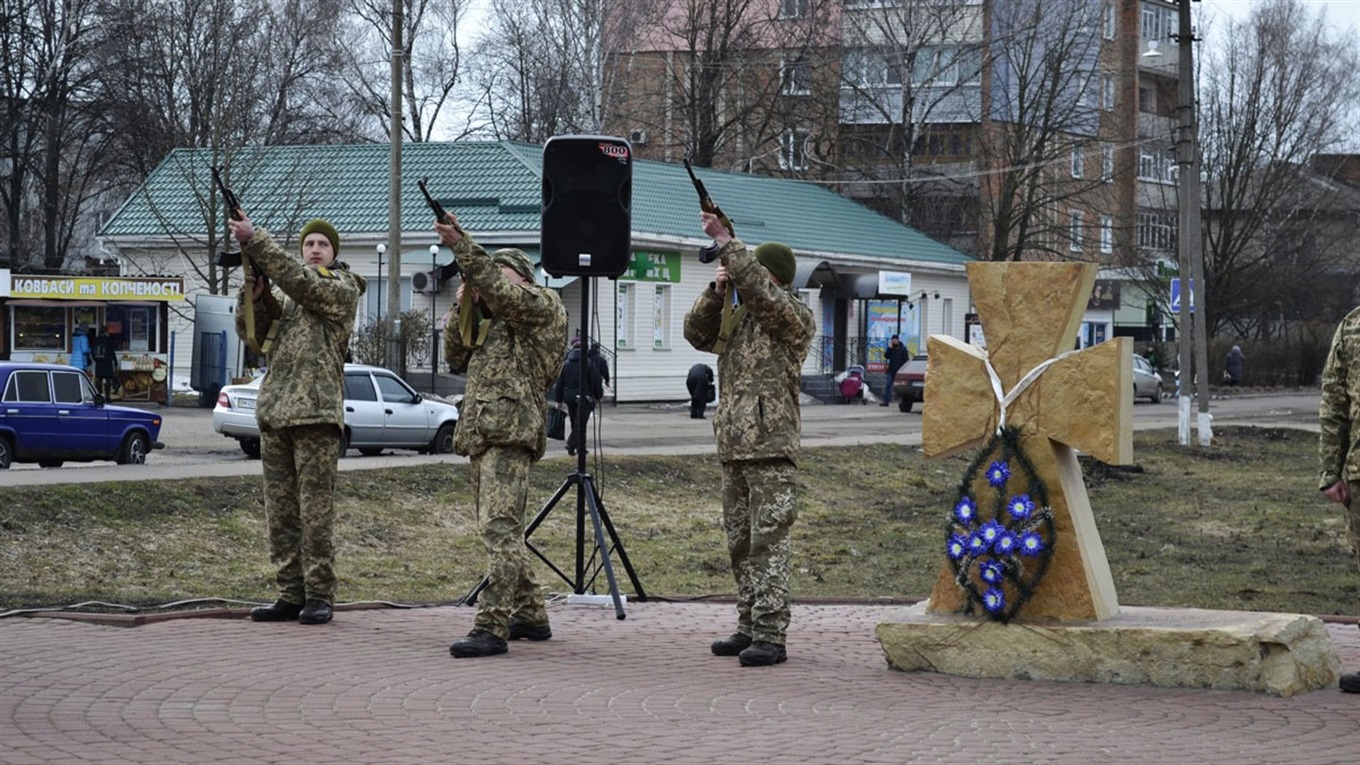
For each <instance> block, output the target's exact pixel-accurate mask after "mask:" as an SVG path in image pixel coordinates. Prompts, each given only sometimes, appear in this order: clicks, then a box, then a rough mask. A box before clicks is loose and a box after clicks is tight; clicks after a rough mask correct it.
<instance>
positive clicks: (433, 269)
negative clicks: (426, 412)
mask: <svg viewBox="0 0 1360 765" xmlns="http://www.w3.org/2000/svg"><path fill="white" fill-rule="evenodd" d="M437 257H439V245H437V244H432V245H430V279H431V280H433V281H434V284H433V285H431V286H433V287H434V289H432V290H430V393H435V387H434V382H435V374H436V373H437V372H438V371H439V329H438V328H437V327H436V326H435V318H434V315H435V314H434V308H435V305H434V304H435V298H436V297H437V296H438V295H439V275H438V272H439V266H438V265H437V264H436V263H435V258H437Z"/></svg>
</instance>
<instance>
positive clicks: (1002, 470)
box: [987, 460, 1011, 489]
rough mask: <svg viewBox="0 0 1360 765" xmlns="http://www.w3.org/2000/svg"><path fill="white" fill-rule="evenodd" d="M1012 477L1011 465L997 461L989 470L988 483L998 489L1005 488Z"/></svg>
mask: <svg viewBox="0 0 1360 765" xmlns="http://www.w3.org/2000/svg"><path fill="white" fill-rule="evenodd" d="M1010 477H1011V466H1010V464H1009V463H1006V462H1002V461H1001V460H996V461H995V462H993V463H992V464H991V465H990V466H989V467H988V468H987V483H989V484H991V485H992V486H994V487H996V488H998V489H999V488H1001V487H1002V486H1005V485H1006V481H1008V480H1010Z"/></svg>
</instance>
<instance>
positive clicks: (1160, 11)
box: [1142, 2, 1179, 40]
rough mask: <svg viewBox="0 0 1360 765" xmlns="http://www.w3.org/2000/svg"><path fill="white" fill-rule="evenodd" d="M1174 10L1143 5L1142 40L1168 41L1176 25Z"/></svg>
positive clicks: (1149, 4)
mask: <svg viewBox="0 0 1360 765" xmlns="http://www.w3.org/2000/svg"><path fill="white" fill-rule="evenodd" d="M1178 23H1179V22H1178V20H1177V18H1176V10H1175V9H1174V8H1168V7H1166V6H1163V5H1153V4H1152V3H1146V2H1145V3H1143V29H1142V34H1143V39H1144V40H1169V39H1171V34H1172V30H1174V29H1176V25H1177V24H1178Z"/></svg>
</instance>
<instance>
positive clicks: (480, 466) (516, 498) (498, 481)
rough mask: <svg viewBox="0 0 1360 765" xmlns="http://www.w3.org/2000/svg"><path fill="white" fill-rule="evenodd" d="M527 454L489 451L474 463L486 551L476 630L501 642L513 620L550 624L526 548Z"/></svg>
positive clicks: (474, 489)
mask: <svg viewBox="0 0 1360 765" xmlns="http://www.w3.org/2000/svg"><path fill="white" fill-rule="evenodd" d="M532 461H533V455H532V454H531V453H530V452H529V450H527V449H522V448H500V447H492V448H490V449H487V450H486V452H484V453H483V454H482V455H481V456H478V457H473V458H472V469H471V475H472V493H473V496H474V497H476V502H477V525H478V528H479V530H480V531H481V535H482V544H483V545H485V547H486V553H487V558H488V559H489V561H488V564H487V572H486V577H487V585H486V589H484V590H482V592H481V594H479V595H478V596H477V616H476V618H475V619H474V620H473V625H474V626H476V627H478V628H481V629H484V630H487V631H488V632H493V633H495V634H496V635H499V636H500V637H502V638H505V637H508V636H509V634H510V620H511V619H512V618H513V619H515V620H516V621H523V622H527V623H530V624H547V622H548V611H547V609H546V608H545V607H544V605H543V593H542V592H541V591H539V589H538V584H537V583H536V582H534V574H533V569H532V568H531V567H530V566H529V553H528V550H527V548H525V546H524V524H525V518H524V506H525V503H526V502H527V500H528V492H529V465H530V463H531V462H532Z"/></svg>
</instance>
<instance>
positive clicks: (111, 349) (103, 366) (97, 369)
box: [90, 325, 118, 401]
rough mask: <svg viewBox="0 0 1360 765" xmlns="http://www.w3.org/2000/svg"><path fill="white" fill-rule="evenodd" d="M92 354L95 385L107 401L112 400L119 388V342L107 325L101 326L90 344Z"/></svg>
mask: <svg viewBox="0 0 1360 765" xmlns="http://www.w3.org/2000/svg"><path fill="white" fill-rule="evenodd" d="M90 356H91V357H92V358H93V359H94V379H95V386H96V387H97V388H98V390H99V392H100V394H102V395H103V396H104V399H105V400H106V401H112V400H113V394H114V392H115V391H116V390H118V344H117V342H115V341H114V339H113V335H110V334H109V328H108V326H107V325H106V326H103V327H100V328H99V334H98V335H96V336H95V338H94V342H93V343H91V344H90Z"/></svg>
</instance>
